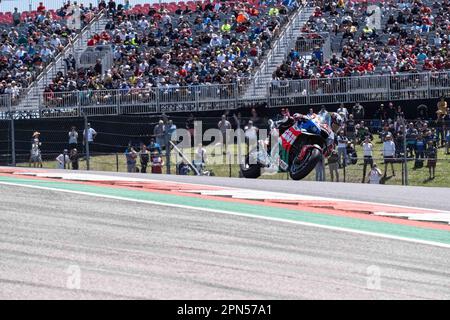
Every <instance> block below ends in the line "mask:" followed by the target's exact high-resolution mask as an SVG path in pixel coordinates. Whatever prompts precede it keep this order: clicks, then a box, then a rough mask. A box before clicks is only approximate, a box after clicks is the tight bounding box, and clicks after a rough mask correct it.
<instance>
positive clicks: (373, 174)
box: [368, 163, 381, 184]
mask: <svg viewBox="0 0 450 320" xmlns="http://www.w3.org/2000/svg"><path fill="white" fill-rule="evenodd" d="M368 180H369V183H370V184H380V180H381V171H380V169H378V166H377V164H376V163H375V164H374V165H373V166H372V169H371V170H370V171H369V177H368Z"/></svg>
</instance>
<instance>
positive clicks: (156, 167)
mask: <svg viewBox="0 0 450 320" xmlns="http://www.w3.org/2000/svg"><path fill="white" fill-rule="evenodd" d="M151 161H152V173H155V174H161V173H162V167H163V165H164V161H163V159H162V157H161V154H159V153H158V152H157V151H154V152H153V153H152V157H151Z"/></svg>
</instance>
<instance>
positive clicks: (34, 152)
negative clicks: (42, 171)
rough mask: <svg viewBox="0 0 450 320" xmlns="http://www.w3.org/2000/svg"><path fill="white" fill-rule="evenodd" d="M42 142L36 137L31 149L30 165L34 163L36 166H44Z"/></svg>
mask: <svg viewBox="0 0 450 320" xmlns="http://www.w3.org/2000/svg"><path fill="white" fill-rule="evenodd" d="M40 146H41V143H40V142H39V140H38V139H35V140H34V141H33V143H32V145H31V151H30V167H31V164H33V167H34V168H36V166H37V165H39V167H41V168H42V155H41V149H40Z"/></svg>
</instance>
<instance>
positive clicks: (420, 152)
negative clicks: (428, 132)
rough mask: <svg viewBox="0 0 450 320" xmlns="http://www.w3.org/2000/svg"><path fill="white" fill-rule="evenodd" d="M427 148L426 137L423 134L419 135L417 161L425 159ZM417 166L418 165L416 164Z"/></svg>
mask: <svg viewBox="0 0 450 320" xmlns="http://www.w3.org/2000/svg"><path fill="white" fill-rule="evenodd" d="M425 149H426V143H425V139H424V138H423V136H422V134H419V135H418V136H417V140H416V150H415V151H416V163H418V162H419V160H420V161H423V159H424V158H425ZM416 167H417V166H416Z"/></svg>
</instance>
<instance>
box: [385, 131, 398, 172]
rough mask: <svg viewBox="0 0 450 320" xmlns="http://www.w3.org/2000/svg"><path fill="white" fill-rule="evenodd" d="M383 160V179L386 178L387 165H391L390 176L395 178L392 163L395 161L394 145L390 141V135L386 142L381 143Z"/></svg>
mask: <svg viewBox="0 0 450 320" xmlns="http://www.w3.org/2000/svg"><path fill="white" fill-rule="evenodd" d="M383 158H384V177H385V178H386V172H387V167H388V164H389V163H390V164H391V169H392V176H394V177H395V171H394V161H395V143H394V142H393V141H392V135H387V136H386V140H385V141H384V143H383Z"/></svg>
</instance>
